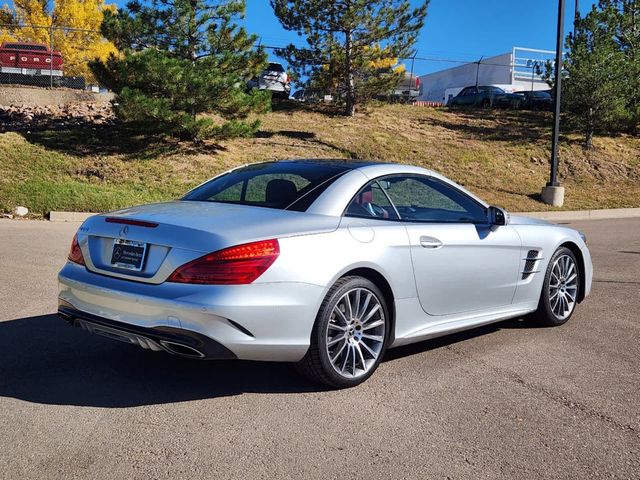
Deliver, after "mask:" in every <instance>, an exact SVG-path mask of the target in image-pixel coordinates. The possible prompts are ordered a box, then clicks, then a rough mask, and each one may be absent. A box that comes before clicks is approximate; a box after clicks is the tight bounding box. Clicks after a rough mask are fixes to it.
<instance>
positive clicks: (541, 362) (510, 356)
mask: <svg viewBox="0 0 640 480" xmlns="http://www.w3.org/2000/svg"><path fill="white" fill-rule="evenodd" d="M573 225H574V226H576V227H577V228H580V229H581V230H583V231H584V232H585V233H586V234H587V236H588V244H589V246H590V248H591V251H592V255H593V260H594V266H595V282H594V285H593V292H592V295H591V297H589V298H588V299H587V301H585V302H584V303H583V304H582V305H580V306H579V308H578V311H577V313H576V315H575V316H574V317H573V318H572V320H571V321H570V322H569V323H568V324H567V325H565V326H563V327H561V328H556V329H545V328H532V327H529V326H528V325H527V324H526V323H524V322H522V321H521V320H512V321H507V322H503V323H500V324H497V325H494V326H490V327H485V328H480V329H477V330H473V331H470V332H465V333H463V334H457V335H453V336H449V337H445V338H442V339H438V340H433V341H429V342H424V343H420V344H417V345H412V346H409V347H403V348H401V349H395V350H392V351H390V352H389V354H388V356H387V359H386V361H385V362H384V363H383V364H382V365H381V367H380V368H379V370H378V371H377V372H376V374H375V375H374V376H373V377H372V378H371V379H370V380H369V381H368V382H366V383H365V384H364V385H362V386H360V387H358V388H355V389H351V390H345V391H325V390H323V389H321V388H319V387H318V386H316V385H313V384H310V383H308V382H307V381H306V380H303V379H302V378H300V377H298V376H297V374H296V373H295V372H294V370H293V369H292V368H291V367H290V366H288V365H281V364H264V363H262V364H260V363H248V362H239V361H237V362H197V361H188V360H182V359H178V358H174V357H170V356H169V355H165V354H158V353H155V354H154V353H151V352H146V351H143V350H141V349H137V348H134V347H131V346H129V345H125V344H121V343H119V342H114V341H110V340H107V339H103V338H101V337H97V336H91V335H89V334H88V333H85V332H83V331H81V330H78V329H73V328H71V327H68V326H67V325H66V324H65V323H64V322H62V321H61V320H59V319H58V318H57V317H56V316H55V315H54V312H55V309H56V293H57V286H56V280H55V275H56V272H57V271H58V269H59V268H60V267H61V265H62V264H63V262H64V259H65V256H66V253H67V249H68V245H69V243H70V240H71V237H72V235H73V232H74V231H75V229H76V228H77V226H78V225H77V224H54V223H48V222H35V221H9V220H0V298H1V299H2V307H1V308H0V478H6V479H24V478H47V479H50V478H65V479H66V478H187V477H188V478H292V479H300V478H323V479H325V478H341V479H343V478H368V479H400V478H452V479H461V478H469V479H476V478H490V479H496V478H504V479H516V478H532V479H534V478H535V479H539V478H554V479H556V478H576V479H583V478H629V479H632V478H634V479H637V478H640V314H639V312H640V219H625V220H598V221H591V222H580V223H578V222H576V223H575V224H573Z"/></svg>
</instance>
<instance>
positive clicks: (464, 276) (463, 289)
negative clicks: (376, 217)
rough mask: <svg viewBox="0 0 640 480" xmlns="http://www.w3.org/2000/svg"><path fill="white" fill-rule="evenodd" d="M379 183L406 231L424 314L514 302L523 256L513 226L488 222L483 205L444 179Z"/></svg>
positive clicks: (417, 177)
mask: <svg viewBox="0 0 640 480" xmlns="http://www.w3.org/2000/svg"><path fill="white" fill-rule="evenodd" d="M379 183H380V185H381V186H382V188H383V189H384V191H385V193H387V195H388V196H389V198H390V199H391V201H392V203H393V205H394V206H395V208H396V210H397V212H398V215H399V216H400V218H401V221H402V222H403V223H404V225H405V227H406V229H407V232H408V235H409V242H410V250H411V258H412V262H413V273H414V277H415V282H416V289H417V292H418V297H419V300H420V304H421V306H422V308H423V310H424V311H425V312H426V313H428V314H429V315H454V314H463V313H465V312H474V311H476V312H479V311H490V310H494V309H496V308H499V307H504V306H508V305H510V304H511V302H512V300H513V296H514V293H515V289H516V285H517V280H518V270H519V264H520V256H521V254H520V246H521V242H520V237H519V236H518V234H517V232H516V231H515V229H514V228H512V227H510V226H509V225H503V226H496V225H490V224H489V222H488V216H487V212H486V208H485V207H484V206H482V205H481V204H479V203H478V202H477V201H476V200H474V199H473V198H471V197H470V196H469V195H467V194H466V193H465V192H463V191H461V190H459V189H458V188H456V187H455V186H454V185H451V184H449V183H447V182H444V181H442V180H439V179H435V178H433V177H427V176H422V175H398V176H392V177H386V178H384V179H380V180H379Z"/></svg>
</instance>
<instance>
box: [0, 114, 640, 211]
mask: <svg viewBox="0 0 640 480" xmlns="http://www.w3.org/2000/svg"><path fill="white" fill-rule="evenodd" d="M550 123H551V119H550V116H549V114H547V113H539V112H501V111H480V112H450V111H447V110H444V109H431V108H424V107H411V106H403V105H390V106H380V107H375V108H371V109H370V110H369V111H368V112H367V113H362V114H358V115H357V116H356V117H355V118H345V117H340V116H330V115H326V114H324V113H319V112H314V111H305V110H303V111H300V110H281V111H277V112H273V113H270V114H269V115H267V116H266V117H265V118H264V119H263V127H262V129H261V132H260V134H259V135H258V137H256V138H251V139H235V140H231V141H225V142H223V143H222V144H214V143H208V144H205V145H200V146H194V145H192V144H186V143H179V142H174V141H171V140H167V139H164V138H158V137H153V136H143V135H137V134H133V133H131V132H128V131H127V130H126V129H124V128H122V127H111V128H96V127H93V128H92V127H86V128H79V127H76V128H74V129H71V130H55V131H54V130H50V131H42V132H32V133H28V132H27V133H23V134H18V133H15V132H10V133H4V134H0V210H4V211H10V210H12V209H13V207H14V206H16V205H25V206H27V207H28V208H29V209H30V210H31V211H32V212H34V213H35V214H42V213H45V212H47V211H49V210H82V211H103V210H107V209H113V208H117V207H122V206H126V205H131V204H136V203H142V202H148V201H157V200H162V199H167V198H175V197H177V196H179V195H180V194H182V193H183V192H185V191H187V190H188V189H189V188H191V187H193V186H194V185H196V184H198V183H200V182H202V181H203V180H205V179H207V178H209V177H211V176H213V175H215V174H217V173H219V172H221V171H223V170H225V169H228V168H230V167H233V166H236V165H239V164H243V163H248V162H255V161H260V160H267V159H283V158H303V157H306V158H311V157H315V158H339V157H340V158H362V159H371V160H380V161H390V162H401V163H411V164H416V165H421V166H424V167H428V168H432V169H434V170H437V171H439V172H441V173H443V174H444V175H446V176H448V177H450V178H452V179H454V180H456V181H457V182H459V183H461V184H463V185H465V186H466V187H467V188H469V189H470V190H472V191H473V192H475V193H477V194H478V195H480V196H481V197H482V198H484V199H485V200H487V201H488V202H490V203H493V204H496V205H500V206H503V207H505V208H507V209H509V210H513V211H532V210H545V209H548V207H547V206H545V205H544V204H542V203H541V202H540V201H539V197H538V194H539V192H540V189H541V187H542V186H543V185H544V184H545V182H546V181H547V177H548V169H549V167H548V158H549V144H550V128H549V126H550ZM595 146H596V148H595V150H593V151H590V152H586V151H585V150H584V149H583V148H582V147H581V145H580V137H579V136H578V135H573V134H571V135H567V136H563V137H562V138H561V147H560V155H561V163H560V179H561V181H562V183H563V184H564V185H565V186H566V188H567V192H566V203H565V207H564V208H565V209H583V208H614V207H638V206H640V138H637V137H628V136H619V137H615V138H612V137H598V138H596V139H595Z"/></svg>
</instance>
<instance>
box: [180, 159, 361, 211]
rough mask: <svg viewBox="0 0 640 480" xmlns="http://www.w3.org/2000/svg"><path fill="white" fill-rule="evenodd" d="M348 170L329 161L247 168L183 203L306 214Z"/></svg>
mask: <svg viewBox="0 0 640 480" xmlns="http://www.w3.org/2000/svg"><path fill="white" fill-rule="evenodd" d="M349 169H350V167H349V166H348V165H346V164H339V163H331V162H315V163H314V162H270V163H259V164H256V165H248V166H246V167H242V168H238V169H236V170H233V171H232V172H229V173H226V174H224V175H221V176H219V177H216V178H214V179H212V180H210V181H208V182H207V183H205V184H203V185H201V186H199V187H197V188H196V189H195V190H192V191H191V192H190V193H188V194H187V195H186V196H185V197H184V198H182V200H185V201H204V202H218V203H234V204H239V205H253V206H258V207H267V208H277V209H280V210H295V211H306V210H307V208H309V206H310V205H311V204H312V203H313V202H314V201H315V199H316V198H318V196H319V195H320V194H321V193H322V192H323V191H324V190H325V189H326V188H327V187H328V186H329V185H331V183H333V181H334V180H335V179H336V178H338V177H339V176H340V175H342V174H343V173H345V172H346V171H347V170H349Z"/></svg>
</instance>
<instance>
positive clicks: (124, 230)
mask: <svg viewBox="0 0 640 480" xmlns="http://www.w3.org/2000/svg"><path fill="white" fill-rule="evenodd" d="M127 233H129V227H128V226H127V225H125V226H124V227H122V228H121V229H120V236H121V237H124V236H125V235H126V234H127Z"/></svg>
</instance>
